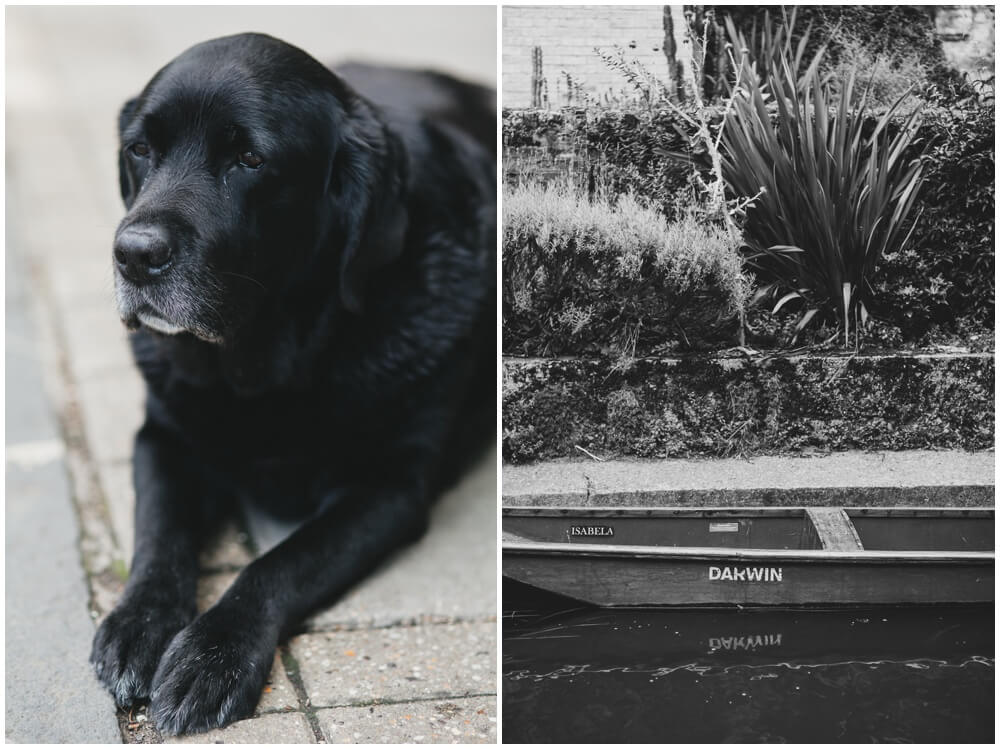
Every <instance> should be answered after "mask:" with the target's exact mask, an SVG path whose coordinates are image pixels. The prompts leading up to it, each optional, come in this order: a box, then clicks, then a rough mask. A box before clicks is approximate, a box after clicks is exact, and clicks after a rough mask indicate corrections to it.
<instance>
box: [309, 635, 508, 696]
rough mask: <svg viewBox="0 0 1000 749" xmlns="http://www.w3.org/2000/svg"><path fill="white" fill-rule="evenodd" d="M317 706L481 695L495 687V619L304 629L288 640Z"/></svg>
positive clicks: (310, 694)
mask: <svg viewBox="0 0 1000 749" xmlns="http://www.w3.org/2000/svg"><path fill="white" fill-rule="evenodd" d="M289 649H290V651H291V653H292V656H293V657H294V659H295V660H296V661H297V662H298V666H299V675H300V677H301V679H302V683H303V684H304V685H305V688H306V692H307V693H308V694H309V696H310V699H311V702H312V704H313V706H315V707H334V706H341V705H345V706H346V705H364V704H370V703H373V702H401V701H406V700H412V699H440V698H450V697H467V696H473V695H483V694H488V693H491V692H493V690H495V689H496V678H495V671H496V624H495V623H494V622H484V623H472V624H432V625H424V626H420V627H389V628H386V629H364V630H355V631H349V632H326V633H315V634H306V635H301V636H299V637H296V638H294V639H292V640H291V642H290V643H289Z"/></svg>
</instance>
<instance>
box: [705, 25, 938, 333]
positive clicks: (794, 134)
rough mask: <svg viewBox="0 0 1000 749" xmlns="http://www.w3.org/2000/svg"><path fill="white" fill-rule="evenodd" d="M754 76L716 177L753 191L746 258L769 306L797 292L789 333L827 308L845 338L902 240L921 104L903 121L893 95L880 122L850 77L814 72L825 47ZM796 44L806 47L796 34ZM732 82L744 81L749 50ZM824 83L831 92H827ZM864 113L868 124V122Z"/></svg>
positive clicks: (737, 108) (916, 172) (859, 324)
mask: <svg viewBox="0 0 1000 749" xmlns="http://www.w3.org/2000/svg"><path fill="white" fill-rule="evenodd" d="M781 49H782V50H783V53H782V54H781V55H780V56H779V59H777V60H776V61H775V62H776V63H777V64H773V65H772V66H771V68H770V69H769V70H766V71H758V70H756V66H753V68H754V69H753V73H754V74H756V75H759V76H760V78H759V82H758V83H757V84H756V85H754V84H753V83H751V84H749V85H743V86H741V87H740V88H739V89H738V90H737V91H735V92H734V95H733V97H732V106H731V110H730V112H729V113H728V115H727V118H726V122H725V125H724V127H723V132H722V139H721V143H722V146H723V165H722V166H723V174H724V177H725V180H726V183H727V185H728V187H729V190H730V191H731V192H732V193H733V194H735V195H738V196H739V195H742V196H748V195H757V198H756V200H754V202H753V204H752V205H751V206H750V207H749V209H748V213H747V221H746V223H745V225H744V227H743V230H744V241H745V243H746V245H747V247H748V248H749V249H750V254H749V257H750V260H751V262H752V263H753V265H754V266H755V268H756V269H757V270H758V271H759V273H758V276H763V277H764V278H765V280H766V281H767V282H766V283H765V285H764V286H763V287H762V288H761V289H759V291H758V293H757V295H756V296H757V297H758V298H762V297H763V298H768V297H769V298H771V299H772V300H776V303H775V307H774V310H775V311H777V310H778V309H780V308H781V307H782V306H784V305H785V304H788V303H790V302H792V301H793V300H797V301H798V302H799V303H800V304H801V317H800V319H799V323H798V326H797V328H796V333H798V332H800V331H801V330H802V329H803V328H804V327H805V326H806V325H808V324H809V323H810V322H811V321H812V320H813V319H818V318H822V317H824V316H827V317H830V316H832V317H833V318H834V319H836V321H837V323H838V327H839V329H840V331H841V333H842V334H843V339H844V343H845V345H848V344H849V341H850V336H851V334H852V333H853V334H854V335H855V337H857V335H858V331H859V330H860V329H861V328H863V327H864V325H865V323H866V322H867V319H868V310H869V309H870V307H871V302H872V295H873V288H872V278H873V275H874V273H875V269H876V267H877V265H878V263H879V261H880V260H881V258H882V256H883V255H884V254H885V253H886V252H887V251H890V250H891V251H899V250H901V249H903V248H904V247H905V246H906V244H907V242H908V240H909V238H910V235H909V234H908V233H906V231H907V227H908V226H910V225H912V223H913V222H912V212H913V206H914V202H915V200H916V197H917V192H918V190H919V189H920V185H921V182H922V172H923V165H922V163H921V160H920V158H919V156H917V157H915V156H914V155H913V154H914V151H913V148H912V147H913V146H914V141H915V138H916V135H917V130H918V128H919V126H920V109H919V108H917V109H915V110H914V111H913V112H912V113H911V114H910V115H909V116H908V117H906V118H905V120H903V121H902V122H901V123H900V122H898V121H897V118H896V115H897V113H898V111H899V109H900V107H901V106H902V104H903V103H904V101H905V100H906V96H905V95H904V96H903V97H900V98H899V99H898V100H897V101H896V102H895V104H894V105H893V106H892V107H891V108H890V109H889V110H888V111H886V112H885V113H884V114H883V115H882V116H881V117H879V118H878V119H874V118H873V117H872V116H871V115H869V108H868V100H869V91H868V90H867V89H866V90H865V91H864V92H862V93H861V95H860V96H858V95H857V92H856V90H855V74H854V73H851V74H850V75H849V76H848V78H847V80H846V81H831V80H823V79H822V77H821V74H820V65H821V62H822V57H823V54H824V53H823V50H820V52H819V53H817V55H816V56H815V57H814V58H813V60H812V61H811V63H810V64H809V65H808V67H807V68H806V70H805V72H803V73H802V74H801V75H797V74H796V72H795V71H796V69H798V67H799V63H800V62H801V60H796V59H794V58H792V59H789V52H790V49H791V47H790V45H787V44H784V45H781ZM799 49H804V40H803V42H800V45H799ZM741 65H742V69H741V73H740V75H739V78H738V80H740V81H744V82H745V81H753V79H754V77H755V76H751V75H750V74H749V71H748V70H747V68H748V67H750V66H751V63H750V60H749V56H744V58H743V59H742V61H741ZM834 86H836V91H837V93H838V94H839V95H837V96H836V97H835V100H834V97H833V92H834V88H833V87H834ZM871 122H874V123H875V124H874V128H872V127H871V124H870V123H871Z"/></svg>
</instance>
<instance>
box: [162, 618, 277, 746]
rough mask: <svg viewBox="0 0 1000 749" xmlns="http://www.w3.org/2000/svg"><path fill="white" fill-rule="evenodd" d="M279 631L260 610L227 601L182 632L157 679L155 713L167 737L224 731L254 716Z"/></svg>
mask: <svg viewBox="0 0 1000 749" xmlns="http://www.w3.org/2000/svg"><path fill="white" fill-rule="evenodd" d="M277 645H278V630H277V628H276V627H274V626H271V625H269V624H268V623H267V622H263V621H260V617H259V615H258V614H257V613H256V612H252V611H247V610H244V608H243V607H227V606H226V605H225V604H224V603H220V604H218V605H216V606H215V607H214V608H212V609H209V610H208V611H206V612H205V613H204V614H202V615H201V616H200V617H198V618H197V619H196V620H195V621H194V622H192V623H191V624H190V625H189V626H188V627H187V628H185V629H183V630H181V631H180V632H179V633H178V634H177V636H176V637H175V638H174V640H173V642H171V643H170V646H169V647H168V648H167V652H166V653H164V654H163V658H162V659H161V660H160V665H159V668H157V670H156V675H155V676H154V677H153V692H152V697H151V712H152V715H153V719H154V720H155V721H156V726H157V728H158V729H159V730H160V731H161V732H163V733H169V734H179V733H190V732H198V731H207V730H209V729H212V728H220V727H222V726H224V725H226V724H228V723H231V722H233V721H234V720H239V719H240V718H246V717H248V716H250V715H251V714H252V713H253V710H254V708H255V707H256V706H257V701H258V700H259V699H260V695H261V691H262V690H263V688H264V684H265V682H266V681H267V675H268V673H269V672H270V669H271V664H272V663H273V661H274V651H275V648H276V647H277Z"/></svg>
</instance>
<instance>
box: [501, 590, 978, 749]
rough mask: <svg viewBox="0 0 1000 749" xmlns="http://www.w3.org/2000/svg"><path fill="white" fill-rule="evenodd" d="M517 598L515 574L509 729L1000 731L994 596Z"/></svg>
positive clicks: (925, 735)
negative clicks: (794, 601)
mask: <svg viewBox="0 0 1000 749" xmlns="http://www.w3.org/2000/svg"><path fill="white" fill-rule="evenodd" d="M522 598H523V596H522ZM517 603H518V600H517V596H516V595H514V594H513V593H512V589H511V586H509V585H507V584H505V589H504V608H505V609H508V610H507V611H505V613H504V620H503V672H504V678H503V731H504V734H503V738H504V742H505V743H508V742H510V743H517V742H570V741H573V742H597V741H600V742H652V741H662V742H681V741H683V742H730V741H744V742H746V741H772V742H780V741H789V742H819V741H824V742H867V741H880V742H939V741H948V742H971V741H979V742H989V741H992V740H993V706H994V693H993V689H994V684H993V681H994V678H993V674H994V636H993V610H992V608H990V607H962V608H955V607H949V608H920V609H917V608H910V609H869V610H858V609H852V610H837V611H802V610H778V611H776V610H745V611H717V610H716V611H710V610H702V611H684V612H677V611H673V612H672V611H666V610H659V611H609V610H599V609H581V608H578V607H575V606H574V605H573V604H569V603H566V602H560V601H557V600H555V599H544V598H543V599H535V600H530V601H528V602H527V604H526V606H527V607H526V608H519V607H517V606H516V604H517Z"/></svg>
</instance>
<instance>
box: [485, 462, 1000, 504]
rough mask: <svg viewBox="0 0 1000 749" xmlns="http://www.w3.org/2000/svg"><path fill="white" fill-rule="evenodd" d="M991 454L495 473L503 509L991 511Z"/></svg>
mask: <svg viewBox="0 0 1000 749" xmlns="http://www.w3.org/2000/svg"><path fill="white" fill-rule="evenodd" d="M994 472H995V454H994V453H993V451H983V452H964V451H953V450H943V451H927V450H910V451H903V452H882V453H862V452H845V453H831V454H828V455H823V456H813V457H758V458H753V459H749V460H744V459H739V458H734V459H707V460H649V461H646V460H609V461H605V462H599V461H587V462H581V461H546V462H541V463H535V464H529V465H517V466H511V465H505V466H504V467H503V489H502V494H503V502H504V504H505V505H510V506H518V505H522V506H524V505H535V504H545V505H552V506H600V505H606V504H614V503H622V504H625V503H627V504H632V505H636V506H655V505H658V504H659V505H694V506H708V505H718V506H726V505H753V504H759V505H766V504H777V505H789V504H798V505H808V504H838V505H845V504H846V505H852V504H857V505H912V506H933V505H940V506H972V505H983V506H991V505H993V503H994Z"/></svg>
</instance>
